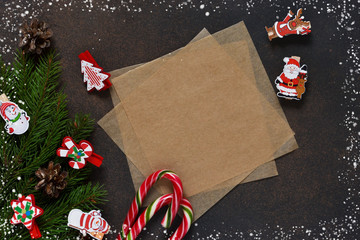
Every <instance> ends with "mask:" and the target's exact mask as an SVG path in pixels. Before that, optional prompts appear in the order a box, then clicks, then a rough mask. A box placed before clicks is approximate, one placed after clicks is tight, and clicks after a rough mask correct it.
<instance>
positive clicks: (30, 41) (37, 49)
mask: <svg viewBox="0 0 360 240" xmlns="http://www.w3.org/2000/svg"><path fill="white" fill-rule="evenodd" d="M20 33H21V35H22V36H21V38H20V43H19V47H21V48H22V49H23V50H24V51H25V52H26V53H28V52H30V53H36V54H41V52H42V50H43V49H44V48H47V47H49V46H50V38H51V37H52V35H53V32H52V31H51V30H50V29H49V28H48V24H46V23H45V22H43V21H39V20H37V19H36V18H34V19H33V20H31V23H30V26H29V25H28V24H27V23H26V22H25V23H23V25H22V26H21V27H20Z"/></svg>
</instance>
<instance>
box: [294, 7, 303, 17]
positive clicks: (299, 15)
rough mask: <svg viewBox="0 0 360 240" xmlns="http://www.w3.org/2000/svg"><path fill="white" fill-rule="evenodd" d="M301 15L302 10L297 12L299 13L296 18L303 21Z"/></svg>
mask: <svg viewBox="0 0 360 240" xmlns="http://www.w3.org/2000/svg"><path fill="white" fill-rule="evenodd" d="M301 14H302V8H300V9H299V10H297V13H296V16H295V18H297V19H301Z"/></svg>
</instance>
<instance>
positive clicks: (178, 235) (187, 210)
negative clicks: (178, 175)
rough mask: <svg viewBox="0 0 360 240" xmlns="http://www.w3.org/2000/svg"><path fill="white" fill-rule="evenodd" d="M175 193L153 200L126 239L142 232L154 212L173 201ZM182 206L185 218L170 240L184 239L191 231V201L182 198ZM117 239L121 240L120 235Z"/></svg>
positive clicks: (129, 239)
mask: <svg viewBox="0 0 360 240" xmlns="http://www.w3.org/2000/svg"><path fill="white" fill-rule="evenodd" d="M173 196H174V195H173V194H166V195H163V196H161V197H159V198H158V199H156V200H155V201H154V202H152V203H151V204H150V205H149V207H147V208H146V210H145V211H144V212H143V213H142V214H141V215H140V217H139V218H138V219H137V221H136V222H135V224H134V225H133V226H132V227H131V230H130V232H129V233H128V235H127V236H126V238H124V239H126V240H134V239H136V237H137V236H138V235H139V234H140V232H141V230H142V229H143V228H144V227H145V225H146V224H147V223H148V222H149V221H150V219H151V218H152V217H153V216H154V214H155V213H156V212H157V211H159V210H160V209H161V208H162V207H163V206H166V205H168V204H170V203H171V201H172V200H173ZM180 206H181V208H182V210H183V215H184V217H183V220H182V222H181V224H180V226H179V228H178V229H177V230H176V231H175V233H174V234H173V235H171V237H170V238H169V240H180V239H182V238H183V237H184V236H185V235H186V233H187V232H188V231H189V229H190V226H191V223H192V221H193V209H192V206H191V204H190V202H189V201H188V200H187V199H185V198H183V199H181V202H180ZM117 240H121V239H120V236H118V238H117Z"/></svg>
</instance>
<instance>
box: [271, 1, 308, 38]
mask: <svg viewBox="0 0 360 240" xmlns="http://www.w3.org/2000/svg"><path fill="white" fill-rule="evenodd" d="M301 14H302V8H300V9H299V10H298V11H297V13H296V16H295V18H294V19H292V20H290V19H291V18H292V17H293V16H294V13H293V12H292V11H291V10H290V11H289V13H288V15H287V16H286V17H285V19H284V20H283V21H282V22H275V24H274V26H272V27H269V28H268V27H265V29H266V31H267V33H268V37H269V40H270V41H271V40H273V39H274V38H277V37H279V38H283V37H284V36H287V35H291V34H297V35H307V34H309V33H310V32H311V30H310V29H311V24H310V21H303V19H304V16H301Z"/></svg>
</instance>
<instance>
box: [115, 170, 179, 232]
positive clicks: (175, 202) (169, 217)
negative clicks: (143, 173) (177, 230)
mask: <svg viewBox="0 0 360 240" xmlns="http://www.w3.org/2000/svg"><path fill="white" fill-rule="evenodd" d="M161 178H167V179H169V180H170V181H171V182H172V184H173V188H174V196H173V198H172V201H171V204H170V207H169V208H168V210H167V212H166V214H165V217H164V218H163V220H162V222H161V224H162V226H163V227H165V228H168V227H170V225H171V223H172V222H173V220H174V218H175V216H176V214H177V212H178V210H179V206H180V201H181V199H182V198H183V188H182V183H181V180H180V178H179V177H178V176H177V175H176V174H175V173H174V172H172V171H169V170H159V171H157V172H155V173H153V174H151V175H150V176H149V177H148V178H146V179H145V181H144V182H143V184H142V185H141V186H140V188H139V190H138V191H137V193H136V196H135V198H134V200H133V202H132V204H131V207H130V209H129V212H128V214H127V216H126V218H125V221H124V223H123V226H122V229H121V231H120V235H121V238H122V239H125V238H126V236H127V235H128V232H129V228H130V227H131V226H132V224H133V223H134V221H135V218H136V217H137V215H138V213H139V209H140V207H141V205H142V203H143V200H144V198H145V197H146V194H147V193H148V191H149V190H150V188H151V187H152V186H153V185H154V184H155V183H156V182H157V181H158V180H160V179H161Z"/></svg>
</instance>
